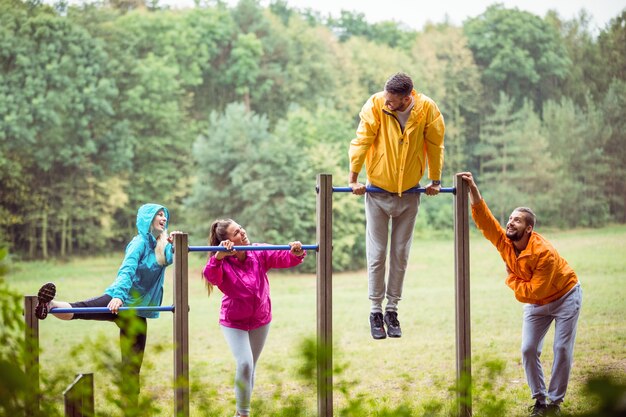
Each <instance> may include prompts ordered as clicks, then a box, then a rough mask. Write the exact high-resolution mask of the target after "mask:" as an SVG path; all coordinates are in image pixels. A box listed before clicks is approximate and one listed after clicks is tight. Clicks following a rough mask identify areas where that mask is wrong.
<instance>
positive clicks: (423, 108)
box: [349, 90, 445, 195]
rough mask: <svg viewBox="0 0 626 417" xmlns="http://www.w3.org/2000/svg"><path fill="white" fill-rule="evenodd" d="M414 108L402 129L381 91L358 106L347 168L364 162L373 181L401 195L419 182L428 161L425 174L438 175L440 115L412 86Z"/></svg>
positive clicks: (353, 168) (356, 167) (358, 167)
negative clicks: (357, 115) (358, 118)
mask: <svg viewBox="0 0 626 417" xmlns="http://www.w3.org/2000/svg"><path fill="white" fill-rule="evenodd" d="M411 95H412V97H413V103H414V105H413V109H412V110H411V113H410V116H409V119H408V120H407V122H406V126H405V128H404V132H403V131H402V129H401V128H400V122H399V121H398V118H397V116H396V113H395V112H393V111H391V110H389V109H388V108H387V107H386V106H385V97H384V91H383V92H380V93H376V94H374V95H373V96H372V97H370V98H369V100H367V102H366V103H365V104H364V105H363V108H362V109H361V113H360V118H361V122H360V123H359V127H358V128H357V131H356V136H357V137H356V138H355V139H353V140H352V141H351V142H350V150H349V156H350V171H352V172H356V173H359V172H361V168H363V164H364V163H365V165H366V170H367V178H368V180H369V182H370V183H371V184H372V185H375V186H377V187H380V188H382V189H384V190H387V191H389V192H392V193H398V194H400V195H402V192H403V191H406V190H408V189H409V188H412V187H415V186H417V185H418V184H419V181H420V179H421V178H422V176H423V175H424V170H425V167H426V164H427V163H428V177H429V178H430V179H431V180H440V179H441V170H442V167H443V149H444V146H443V137H444V132H445V126H444V121H443V115H442V114H441V112H440V111H439V108H438V107H437V104H435V102H434V101H433V100H432V99H431V98H429V97H427V96H425V95H423V94H420V93H417V92H416V91H415V90H413V91H412V92H411Z"/></svg>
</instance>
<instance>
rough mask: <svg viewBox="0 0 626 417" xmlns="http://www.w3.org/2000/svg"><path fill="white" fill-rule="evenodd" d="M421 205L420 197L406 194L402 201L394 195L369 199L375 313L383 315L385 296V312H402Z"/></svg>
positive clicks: (369, 263) (370, 272) (368, 246)
mask: <svg viewBox="0 0 626 417" xmlns="http://www.w3.org/2000/svg"><path fill="white" fill-rule="evenodd" d="M419 203H420V195H419V194H403V195H402V197H399V196H398V195H397V194H391V193H367V194H366V195H365V220H366V222H367V223H366V226H365V235H366V241H365V248H366V254H367V274H368V279H369V299H370V300H371V302H372V305H371V308H370V310H371V312H372V313H382V312H383V309H382V303H383V299H384V298H385V295H386V296H387V305H386V307H385V310H386V311H397V310H398V301H400V299H401V297H402V285H403V283H404V274H405V273H406V266H407V262H408V259H409V252H410V250H411V243H412V241H413V228H414V226H415V219H416V218H417V211H418V208H419ZM389 220H391V236H390V232H389ZM387 242H390V247H389V277H388V280H387V285H385V272H386V271H385V264H386V261H387Z"/></svg>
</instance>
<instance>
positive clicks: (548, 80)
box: [464, 4, 570, 110]
mask: <svg viewBox="0 0 626 417" xmlns="http://www.w3.org/2000/svg"><path fill="white" fill-rule="evenodd" d="M464 29H465V34H466V35H467V38H468V39H469V47H470V49H471V50H472V52H473V53H474V59H475V60H476V63H477V64H478V66H479V67H480V68H481V69H482V71H483V73H482V81H483V85H484V86H485V100H484V103H491V102H494V101H496V100H497V98H498V95H499V92H500V91H504V92H505V93H506V94H507V95H508V96H509V97H511V98H512V99H513V102H514V103H515V106H516V108H519V107H521V106H522V103H523V100H524V97H527V96H529V95H530V97H532V102H533V104H534V105H535V108H536V109H537V110H541V105H542V103H543V102H544V101H546V100H548V99H558V98H559V97H560V93H559V92H560V87H561V85H562V83H563V80H564V79H565V77H566V75H567V70H568V68H569V65H570V62H569V59H568V58H567V53H566V50H565V49H564V47H563V44H562V43H561V42H560V39H559V34H558V33H557V31H556V30H555V28H554V27H553V26H551V25H550V24H548V23H547V22H545V21H544V20H542V19H541V18H539V17H538V16H535V15H533V14H531V13H528V12H523V11H519V10H518V9H505V8H504V6H502V5H501V4H496V5H493V6H490V7H488V8H487V10H486V11H485V12H484V13H483V14H482V15H480V16H477V17H475V18H471V19H469V20H467V21H466V22H465V25H464Z"/></svg>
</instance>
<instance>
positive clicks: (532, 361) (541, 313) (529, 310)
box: [522, 284, 583, 404]
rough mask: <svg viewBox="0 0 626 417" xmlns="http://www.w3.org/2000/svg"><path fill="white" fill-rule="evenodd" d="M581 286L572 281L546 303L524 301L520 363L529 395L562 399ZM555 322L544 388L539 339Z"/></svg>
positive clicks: (558, 400) (570, 357) (544, 399)
mask: <svg viewBox="0 0 626 417" xmlns="http://www.w3.org/2000/svg"><path fill="white" fill-rule="evenodd" d="M582 299H583V296H582V289H581V288H580V284H576V286H574V288H572V289H571V290H570V291H569V292H568V293H567V294H565V295H564V296H562V297H561V298H559V299H558V300H555V301H553V302H551V303H549V304H545V305H537V304H525V305H524V324H523V326H522V362H523V364H524V370H525V371H526V379H527V380H528V385H529V386H530V391H531V394H532V397H533V398H535V399H536V400H539V402H541V403H545V402H546V400H547V399H549V400H550V402H553V403H556V404H560V403H562V402H563V398H565V392H566V391H567V383H568V382H569V374H570V370H571V369H572V361H573V359H574V341H575V340H576V327H577V325H578V316H579V315H580V307H581V305H582ZM552 322H555V326H554V342H553V347H552V349H553V351H554V358H553V363H552V376H551V378H550V385H549V387H548V389H547V390H546V383H545V380H544V377H543V368H542V366H541V359H540V356H541V350H542V348H543V339H544V337H545V336H546V333H547V332H548V329H549V328H550V324H551V323H552Z"/></svg>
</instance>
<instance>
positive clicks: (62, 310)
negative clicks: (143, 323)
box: [50, 306, 174, 314]
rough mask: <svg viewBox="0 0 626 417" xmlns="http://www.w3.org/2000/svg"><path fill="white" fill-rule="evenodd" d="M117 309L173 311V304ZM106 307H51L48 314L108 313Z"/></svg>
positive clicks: (120, 309) (121, 309) (121, 308)
mask: <svg viewBox="0 0 626 417" xmlns="http://www.w3.org/2000/svg"><path fill="white" fill-rule="evenodd" d="M118 310H119V311H169V312H172V313H173V312H174V306H137V307H120V308H119V309H118ZM110 312H111V310H109V308H108V307H75V308H51V309H50V314H61V313H76V314H97V313H110Z"/></svg>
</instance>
